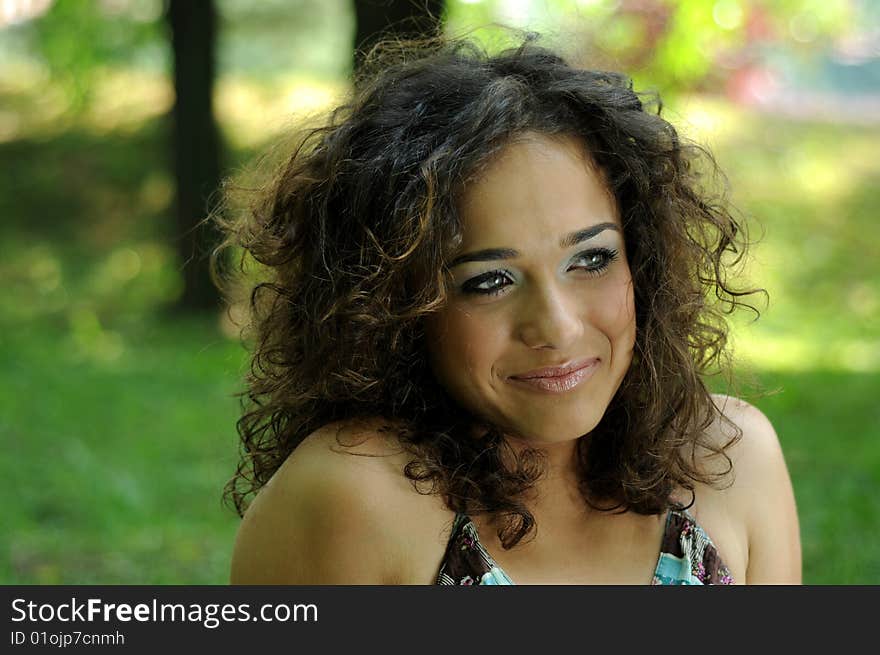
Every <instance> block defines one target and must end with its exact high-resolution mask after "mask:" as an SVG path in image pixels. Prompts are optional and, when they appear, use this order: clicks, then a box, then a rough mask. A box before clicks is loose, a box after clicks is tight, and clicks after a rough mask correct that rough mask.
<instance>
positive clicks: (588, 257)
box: [571, 248, 617, 273]
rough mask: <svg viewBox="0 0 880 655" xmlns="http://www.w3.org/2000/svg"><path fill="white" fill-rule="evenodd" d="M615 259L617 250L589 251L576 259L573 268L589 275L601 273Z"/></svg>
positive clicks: (599, 249)
mask: <svg viewBox="0 0 880 655" xmlns="http://www.w3.org/2000/svg"><path fill="white" fill-rule="evenodd" d="M615 259H617V251H616V250H609V249H608V248H597V249H595V250H587V251H586V252H582V253H580V254H578V255H577V256H576V257H575V258H574V264H573V265H572V267H571V268H573V269H579V270H584V271H587V272H589V273H601V272H602V271H604V270H605V269H606V268H608V265H609V264H610V263H611V262H613V261H614V260H615Z"/></svg>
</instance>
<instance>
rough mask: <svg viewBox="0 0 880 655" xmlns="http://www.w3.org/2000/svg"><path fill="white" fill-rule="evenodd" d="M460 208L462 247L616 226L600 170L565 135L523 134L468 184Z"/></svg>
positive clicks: (612, 204)
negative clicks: (596, 226)
mask: <svg viewBox="0 0 880 655" xmlns="http://www.w3.org/2000/svg"><path fill="white" fill-rule="evenodd" d="M459 207H460V212H459V213H460V217H461V223H462V243H461V247H462V248H464V249H466V248H468V247H470V246H477V245H480V246H484V245H503V244H504V243H505V242H509V241H511V240H516V239H517V238H522V239H526V240H532V239H534V238H542V239H552V240H554V241H555V240H557V239H558V237H561V236H563V235H565V234H569V233H571V232H573V231H577V230H582V229H584V228H588V227H590V226H591V225H594V224H597V223H615V224H617V225H618V226H619V225H620V219H619V212H618V209H617V203H616V201H615V199H614V196H613V194H612V193H611V192H610V190H609V188H608V185H607V183H606V181H605V176H604V174H603V172H602V171H601V169H599V167H598V166H597V165H596V164H595V163H594V162H593V161H592V159H591V158H590V157H589V155H588V153H587V151H586V148H585V146H584V144H583V143H582V142H581V141H580V140H578V139H576V138H575V137H569V136H545V135H541V134H527V135H524V136H522V137H520V138H518V139H517V140H516V141H513V142H511V143H510V144H509V145H507V146H506V147H505V148H503V149H502V150H501V151H500V153H499V154H498V155H497V156H496V157H495V158H494V159H493V160H492V161H490V162H489V163H488V164H487V165H486V166H485V167H484V168H483V170H482V172H481V174H480V175H479V177H477V178H476V179H474V180H473V181H472V182H471V183H470V184H469V185H468V186H467V188H466V189H465V191H464V193H463V195H462V198H461V202H460V204H459ZM487 242H491V243H487Z"/></svg>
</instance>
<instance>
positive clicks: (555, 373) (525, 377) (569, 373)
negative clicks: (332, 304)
mask: <svg viewBox="0 0 880 655" xmlns="http://www.w3.org/2000/svg"><path fill="white" fill-rule="evenodd" d="M598 365H599V359H598V358H597V357H590V358H587V359H579V360H576V361H574V362H570V363H568V364H564V365H562V366H548V367H546V368H539V369H535V370H534V371H528V372H527V373H520V374H519V375H511V376H510V378H509V379H510V380H511V381H512V382H514V383H515V384H517V385H518V386H520V385H524V386H526V387H528V388H530V389H534V390H537V391H546V392H550V393H565V392H567V391H571V390H572V389H574V388H575V387H576V386H578V385H579V384H580V383H581V382H583V381H584V380H586V379H587V378H588V377H590V376H591V375H592V374H593V372H594V371H595V370H596V369H597V368H598Z"/></svg>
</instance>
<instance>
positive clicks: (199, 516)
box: [0, 0, 880, 585]
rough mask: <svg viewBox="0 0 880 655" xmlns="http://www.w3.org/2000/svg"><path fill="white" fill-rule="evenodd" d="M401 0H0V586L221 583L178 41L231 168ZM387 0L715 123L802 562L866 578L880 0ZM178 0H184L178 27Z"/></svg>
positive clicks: (212, 339) (695, 131) (217, 453)
mask: <svg viewBox="0 0 880 655" xmlns="http://www.w3.org/2000/svg"><path fill="white" fill-rule="evenodd" d="M356 4H357V11H356ZM400 4H401V3H399V2H390V1H389V0H381V1H380V0H376V1H375V2H372V3H371V2H358V3H355V2H354V1H353V0H288V1H282V0H262V1H257V0H216V1H215V2H213V3H211V2H207V0H203V1H201V2H193V3H186V2H183V3H182V2H176V1H175V0H166V2H162V0H82V1H80V0H56V1H54V2H53V1H51V0H4V1H3V2H0V167H2V168H0V170H2V175H0V216H2V220H0V248H2V257H0V280H2V281H3V284H2V291H0V389H2V393H0V446H2V449H3V454H2V457H0V478H2V480H3V491H2V496H0V497H2V498H3V503H2V506H3V519H2V522H0V523H2V526H3V527H2V530H0V583H3V584H224V583H226V582H227V580H228V570H229V559H230V555H231V550H232V544H233V538H234V534H235V530H236V528H237V525H238V518H237V516H236V515H235V513H234V512H233V511H232V510H230V509H229V508H228V507H225V506H224V505H222V504H221V491H222V487H223V485H224V483H225V482H226V480H227V479H228V478H229V477H230V475H231V474H232V472H233V469H234V466H235V463H236V461H237V449H238V445H237V444H238V442H237V435H236V433H235V421H236V419H237V417H238V413H239V405H238V400H237V398H236V397H235V395H234V394H235V393H236V392H237V391H240V390H241V379H242V375H243V373H244V370H245V368H246V366H247V358H246V352H245V350H244V349H243V347H242V345H241V344H240V342H239V340H238V338H237V334H236V332H235V330H234V329H233V328H232V327H231V326H230V323H229V321H228V319H226V318H225V313H224V312H223V311H221V309H220V308H219V306H218V305H217V300H216V297H213V296H211V291H210V290H209V291H205V287H204V286H202V287H201V290H199V288H195V289H194V288H193V285H195V286H196V287H198V282H197V278H198V277H199V276H201V275H203V273H204V268H203V266H204V256H199V254H198V253H199V252H200V251H199V245H198V243H197V242H194V241H193V239H197V238H204V235H202V236H201V237H200V236H199V234H200V233H199V231H196V230H184V229H183V228H182V227H181V226H182V225H184V224H185V222H186V220H196V219H197V218H198V217H199V216H197V215H201V214H199V212H198V211H193V210H192V209H191V208H190V209H189V214H190V215H189V216H183V217H182V218H181V214H182V212H183V213H185V211H186V203H187V202H189V203H190V207H191V204H192V202H193V201H192V198H193V197H196V200H197V202H199V203H201V205H200V207H201V208H202V209H204V208H205V206H206V205H205V203H204V201H205V200H206V198H207V196H208V195H209V192H210V190H211V189H209V188H205V182H204V180H203V181H202V183H201V187H199V188H197V189H196V190H195V192H194V191H193V189H189V190H187V189H183V188H180V185H181V184H186V181H185V180H184V181H183V182H181V180H180V176H179V175H178V172H179V171H177V169H175V161H181V160H179V159H175V157H184V161H185V158H186V157H187V156H190V157H192V156H193V152H195V151H196V150H197V149H195V148H193V147H192V146H191V145H188V144H187V143H186V142H185V139H186V138H188V135H187V133H185V131H184V132H183V133H181V134H178V135H177V136H175V134H176V132H175V128H174V125H175V117H176V116H177V114H176V113H175V98H178V99H179V100H180V101H182V99H183V95H182V93H177V94H175V76H174V70H175V62H178V66H180V65H182V64H181V63H180V62H185V61H192V60H193V59H192V58H193V57H195V58H196V60H197V59H198V53H197V52H195V53H194V52H193V50H198V51H202V52H204V51H206V48H207V46H205V45H204V44H206V43H210V41H205V40H204V39H206V38H208V39H210V30H209V29H206V26H207V27H209V24H210V16H209V15H208V13H205V12H210V11H211V10H213V11H214V15H215V17H216V30H215V34H214V39H213V41H212V42H213V44H214V48H215V49H214V52H215V55H216V56H215V57H214V61H215V62H216V66H215V69H214V72H213V80H211V81H212V83H213V84H212V86H210V87H208V95H209V97H211V98H212V99H213V112H214V115H215V121H216V123H214V122H212V121H211V120H208V118H206V116H205V115H203V116H201V118H199V119H198V120H197V121H196V123H197V124H201V125H202V128H204V127H205V126H207V127H208V128H210V127H211V126H212V125H216V127H217V129H216V134H217V136H218V138H217V144H218V145H217V150H218V156H217V158H216V161H215V163H214V164H213V166H214V168H215V169H216V172H217V174H219V175H221V176H227V175H230V174H234V173H236V172H238V171H241V170H242V168H243V167H245V166H246V165H247V163H248V162H250V161H252V159H253V157H254V156H255V155H256V154H257V153H259V152H260V151H261V150H262V149H264V148H265V147H266V146H267V145H268V144H271V143H273V142H274V141H275V140H276V139H277V138H278V136H279V135H282V134H285V133H287V132H289V131H290V130H291V129H294V128H295V127H296V125H298V124H299V123H300V122H301V121H303V120H305V119H307V118H308V117H310V116H314V115H316V114H319V113H320V112H322V111H325V110H327V109H328V108H330V107H331V106H332V105H333V103H334V101H335V100H337V99H339V98H340V97H341V96H342V94H343V93H344V92H345V90H346V88H347V85H348V79H349V77H348V76H349V75H350V72H351V70H352V67H353V65H354V63H353V55H352V53H353V49H354V48H353V46H354V44H355V42H360V43H366V41H364V37H363V35H364V33H365V32H364V30H365V26H366V25H367V24H368V23H369V24H370V25H371V27H370V29H372V30H375V29H376V26H377V25H379V26H382V25H383V24H388V23H389V21H392V18H393V17H392V14H393V13H394V11H395V10H397V9H400V7H399V6H397V7H395V5H400ZM402 4H404V5H408V8H406V9H405V11H414V12H416V13H417V12H418V10H419V9H420V6H424V5H426V4H430V5H432V6H433V7H435V8H436V7H441V11H442V19H443V25H444V29H445V30H446V31H447V32H449V33H452V34H465V33H469V34H471V35H473V36H474V38H478V39H481V40H484V42H486V43H490V44H495V45H497V44H502V43H503V42H504V39H505V38H508V37H509V35H507V36H505V32H503V31H502V30H500V29H498V28H495V27H492V26H491V24H492V23H494V22H497V23H501V24H504V25H507V26H512V27H519V28H527V29H534V30H539V31H542V32H544V33H546V35H547V42H548V44H550V45H553V44H555V43H558V44H560V46H561V47H563V48H564V49H566V50H568V51H570V52H573V53H579V56H580V57H582V58H583V60H582V63H583V64H584V65H593V66H595V67H603V66H604V67H614V68H618V69H620V70H624V71H627V72H629V73H631V74H632V75H633V77H634V79H635V82H636V86H637V88H641V89H654V90H657V91H659V92H660V94H661V95H662V97H663V98H664V115H665V116H666V117H667V118H668V119H669V120H671V121H672V122H673V123H674V124H675V125H676V126H677V127H679V129H680V130H681V132H682V133H683V134H684V135H685V136H687V137H690V138H693V139H695V140H697V141H699V142H701V143H704V144H706V145H707V146H709V147H710V148H711V149H712V151H713V152H714V154H715V156H716V158H717V160H718V162H719V164H720V166H721V167H722V169H724V170H725V172H726V173H727V175H728V178H729V180H730V185H731V197H732V199H733V201H734V203H735V205H736V206H737V207H738V208H739V209H740V210H741V211H742V212H743V213H744V214H745V215H746V216H748V217H749V219H750V223H751V225H752V235H753V236H754V237H760V242H759V243H758V245H757V246H756V247H755V248H754V249H753V253H752V255H753V257H752V260H751V263H750V267H749V270H748V273H749V276H750V279H751V280H753V281H754V282H755V283H757V284H759V285H761V286H763V287H765V288H766V289H767V291H768V292H769V298H770V300H769V303H768V304H760V308H761V310H762V316H761V318H760V320H758V321H757V322H755V323H750V322H749V321H748V320H747V319H748V317H744V318H743V319H741V320H737V321H736V324H735V330H734V346H735V354H736V355H737V357H738V362H739V363H738V369H737V371H738V372H739V373H740V374H742V375H743V379H744V380H746V381H747V382H746V383H745V386H744V388H742V389H740V393H742V394H743V395H744V396H745V397H746V398H748V399H749V400H751V401H752V402H753V403H754V404H756V405H757V406H758V407H760V408H761V409H762V410H763V411H764V412H765V413H766V414H767V416H768V417H769V418H770V419H771V420H772V422H773V424H774V425H775V427H776V429H777V432H778V433H779V436H780V440H781V442H782V445H783V449H784V451H785V454H786V458H787V461H788V464H789V468H790V472H791V476H792V480H793V484H794V488H795V493H796V497H797V501H798V507H799V512H800V521H801V534H802V542H803V554H804V581H805V582H806V583H809V584H846V585H850V584H880V539H878V538H877V535H878V529H880V403H878V402H877V397H878V393H880V339H878V334H880V332H878V322H880V321H878V316H880V311H878V310H880V274H878V273H880V271H878V268H880V267H878V263H880V221H878V220H877V218H876V215H875V214H876V212H877V209H878V206H880V203H878V200H880V130H878V126H880V2H873V1H872V0H862V1H861V2H859V1H857V0H836V1H834V0H831V1H824V0H782V1H778V2H777V1H770V0H767V1H761V0H717V1H716V0H692V1H684V2H674V1H672V0H619V1H612V0H592V1H580V2H576V1H575V0H470V1H467V2H466V1H465V0H446V2H445V3H444V2H436V1H435V2H430V3H426V2H403V3H402ZM182 5H187V6H189V7H190V9H185V8H184V9H181V6H182ZM175 6H176V7H175ZM193 7H195V9H193ZM172 11H183V12H184V14H186V13H187V12H190V15H189V17H187V16H185V15H183V16H181V15H178V17H177V20H179V21H185V20H191V21H194V22H192V23H191V24H190V25H189V26H188V27H184V28H180V25H181V24H183V23H180V22H179V23H178V27H177V28H176V29H177V36H178V37H180V35H181V34H183V35H184V36H183V38H182V39H181V38H178V39H177V41H176V42H175V39H174V38H172V35H173V33H174V30H172V28H171V24H172V21H171V20H170V18H169V16H170V12H172ZM199 12H202V13H201V15H199ZM206 16H207V18H206ZM412 25H415V23H412ZM420 25H421V23H420ZM359 27H360V30H358V28H359ZM181 29H183V32H181ZM173 45H176V46H177V47H176V48H175V47H172V46H173ZM492 47H494V46H492ZM187 49H189V50H190V52H189V53H187ZM207 50H208V51H210V48H207ZM187 57H189V59H187ZM203 65H204V63H203ZM208 68H210V66H209V67H208ZM190 74H191V73H190ZM202 77H204V76H202ZM197 86H198V85H197V84H196V83H195V82H190V83H187V85H186V93H189V92H190V90H195V91H198V89H196V88H195V87H197ZM179 120H181V121H185V120H191V119H186V118H185V117H184V118H180V119H179ZM202 128H199V129H202ZM189 136H191V135H189ZM209 136H210V135H209ZM208 150H210V148H209V149H208ZM192 165H193V166H202V168H201V169H200V170H203V171H204V170H207V171H209V173H210V170H211V166H212V164H211V163H210V162H208V164H206V165H202V164H199V163H198V162H196V163H194V164H192ZM205 179H209V178H205ZM189 184H190V185H191V186H192V184H193V182H192V180H190V182H189ZM197 186H198V185H197ZM193 193H195V196H193ZM187 194H188V195H187ZM188 197H189V200H187V198H188ZM181 221H183V222H181ZM187 248H189V249H190V252H191V253H195V256H187V254H186V253H187ZM188 276H191V277H192V279H190V277H188ZM193 276H194V277H193ZM193 280H196V282H194V281H193Z"/></svg>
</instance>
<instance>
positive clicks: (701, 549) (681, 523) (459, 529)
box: [436, 509, 733, 585]
mask: <svg viewBox="0 0 880 655" xmlns="http://www.w3.org/2000/svg"><path fill="white" fill-rule="evenodd" d="M436 584H438V585H513V584H516V583H514V582H513V580H511V579H510V577H509V576H508V575H507V573H505V572H504V570H503V569H502V568H501V567H500V566H498V564H496V563H495V560H493V559H492V556H491V555H489V553H488V552H487V551H486V549H485V548H484V547H483V544H481V543H480V539H479V536H478V535H477V529H476V527H474V524H473V522H472V521H471V520H470V518H468V516H466V515H465V514H456V516H455V521H454V522H453V524H452V535H451V536H450V538H449V544H448V545H447V547H446V555H445V556H444V558H443V563H442V564H441V565H440V572H439V574H438V575H437V582H436ZM651 584H655V585H710V584H713V585H714V584H721V585H729V584H733V578H732V577H731V575H730V571H729V570H728V568H727V566H726V565H725V564H724V562H723V561H722V560H721V556H720V555H719V554H718V550H717V549H716V548H715V544H713V543H712V540H711V539H710V538H709V535H708V534H706V532H705V531H704V530H703V528H701V527H700V526H699V525H698V524H697V522H696V521H695V520H694V518H693V517H692V516H691V515H690V514H689V513H688V512H687V511H686V510H676V509H670V510H669V512H668V513H667V515H666V528H665V530H664V533H663V541H662V543H661V545H660V555H659V557H658V558H657V566H656V568H655V569H654V577H653V580H652V582H651Z"/></svg>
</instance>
